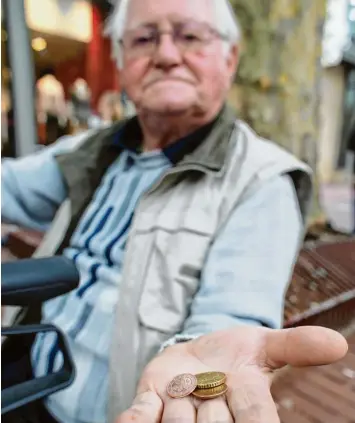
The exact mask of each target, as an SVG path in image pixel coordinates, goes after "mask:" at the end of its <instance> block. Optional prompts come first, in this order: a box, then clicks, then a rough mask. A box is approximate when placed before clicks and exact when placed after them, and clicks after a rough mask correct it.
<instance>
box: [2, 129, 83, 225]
mask: <svg viewBox="0 0 355 423" xmlns="http://www.w3.org/2000/svg"><path fill="white" fill-rule="evenodd" d="M76 140H77V138H76V137H71V136H69V137H64V138H62V139H59V140H58V141H57V142H56V143H55V144H53V145H51V146H49V147H45V148H44V149H42V150H40V151H39V152H37V153H35V154H32V155H30V156H26V157H24V158H20V159H5V160H3V162H2V166H1V194H2V198H1V200H2V201H1V213H2V219H3V221H5V222H8V223H13V224H16V225H19V226H22V227H25V228H30V229H35V230H40V231H45V230H47V229H48V227H49V225H50V223H51V221H52V220H53V218H54V215H55V213H56V211H57V209H58V207H59V206H60V204H61V203H62V202H63V201H64V199H65V198H66V195H67V192H66V187H65V184H64V180H63V178H62V175H61V173H60V170H59V167H58V166H57V162H56V160H55V155H57V154H61V153H65V152H68V151H70V150H71V149H73V148H74V147H75V145H76Z"/></svg>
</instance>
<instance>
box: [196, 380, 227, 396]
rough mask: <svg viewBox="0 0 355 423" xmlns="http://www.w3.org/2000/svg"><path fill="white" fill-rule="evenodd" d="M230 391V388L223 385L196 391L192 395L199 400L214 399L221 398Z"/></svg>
mask: <svg viewBox="0 0 355 423" xmlns="http://www.w3.org/2000/svg"><path fill="white" fill-rule="evenodd" d="M227 391H228V386H227V385H226V384H225V383H223V385H219V386H216V387H215V388H207V389H195V390H194V391H193V392H192V395H193V396H194V397H196V398H199V399H206V400H207V399H212V398H217V397H220V396H221V395H223V394H225V393H226V392H227Z"/></svg>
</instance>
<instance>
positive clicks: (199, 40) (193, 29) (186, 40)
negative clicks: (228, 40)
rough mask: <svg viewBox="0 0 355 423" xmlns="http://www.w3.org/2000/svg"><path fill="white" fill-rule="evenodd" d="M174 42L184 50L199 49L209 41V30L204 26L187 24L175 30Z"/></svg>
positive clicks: (192, 23)
mask: <svg viewBox="0 0 355 423" xmlns="http://www.w3.org/2000/svg"><path fill="white" fill-rule="evenodd" d="M175 33H176V36H175V38H176V42H177V44H179V45H180V46H181V47H182V48H183V49H185V50H196V49H199V48H201V47H202V46H203V45H204V44H205V43H206V42H208V41H209V40H210V39H211V35H212V33H211V30H210V28H209V27H208V26H206V25H204V24H199V23H194V22H188V23H185V24H182V25H179V26H178V27H177V28H176V32H175Z"/></svg>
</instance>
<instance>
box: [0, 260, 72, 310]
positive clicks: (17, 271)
mask: <svg viewBox="0 0 355 423" xmlns="http://www.w3.org/2000/svg"><path fill="white" fill-rule="evenodd" d="M79 280H80V276H79V273H78V271H77V269H76V267H75V264H74V263H73V261H71V260H69V259H67V258H66V257H62V256H56V257H49V258H41V259H26V260H18V261H15V262H11V263H3V264H2V265H1V291H2V292H1V303H2V305H7V306H30V305H32V304H39V303H42V302H44V301H47V300H49V299H51V298H55V297H58V296H60V295H63V294H66V293H67V292H70V291H72V290H73V289H75V288H76V287H77V286H78V285H79Z"/></svg>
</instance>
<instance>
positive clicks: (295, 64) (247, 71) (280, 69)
mask: <svg viewBox="0 0 355 423" xmlns="http://www.w3.org/2000/svg"><path fill="white" fill-rule="evenodd" d="M231 3H233V7H234V10H235V12H236V15H237V17H238V19H239V22H240V24H241V27H242V31H243V41H242V46H241V61H240V66H239V70H238V73H237V78H236V83H235V85H234V87H233V89H232V90H231V93H230V102H231V103H232V104H233V105H235V106H236V108H237V110H238V112H239V115H240V117H241V118H242V119H244V120H245V121H246V122H248V123H249V124H250V125H251V126H252V128H253V129H254V130H255V131H256V132H257V133H258V134H259V135H261V136H263V137H265V138H268V139H271V140H273V141H276V142H277V143H279V144H281V145H282V146H284V147H286V148H287V149H289V150H290V151H292V152H293V153H294V154H296V155H297V156H298V157H299V158H301V159H303V160H304V161H306V162H307V163H309V164H310V165H311V166H312V168H313V169H314V170H316V163H317V142H318V139H319V122H320V119H319V99H320V80H321V72H322V68H321V65H320V56H321V45H322V29H323V23H324V18H325V12H326V0H231ZM315 179H316V180H317V178H315ZM316 192H318V189H316ZM317 197H318V196H317V195H316V197H315V202H314V210H313V213H312V214H313V216H314V215H317V214H318V215H319V212H320V207H319V203H318V200H317Z"/></svg>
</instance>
